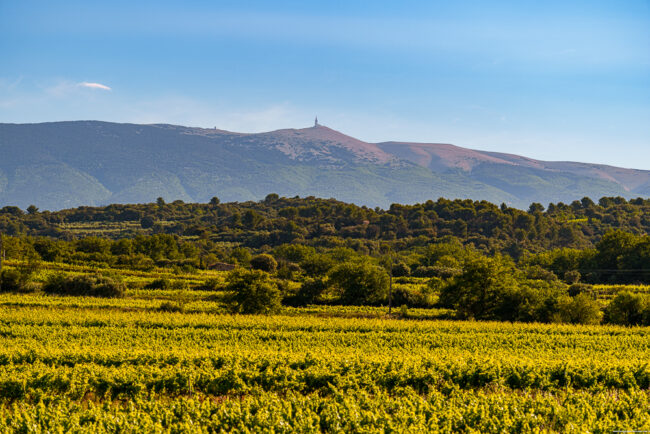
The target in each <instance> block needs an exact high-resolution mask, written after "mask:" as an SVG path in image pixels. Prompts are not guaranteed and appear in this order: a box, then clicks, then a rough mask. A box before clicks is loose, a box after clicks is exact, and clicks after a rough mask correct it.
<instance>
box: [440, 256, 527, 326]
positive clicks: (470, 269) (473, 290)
mask: <svg viewBox="0 0 650 434" xmlns="http://www.w3.org/2000/svg"><path fill="white" fill-rule="evenodd" d="M518 285H519V283H518V282H517V280H516V279H515V269H514V264H513V263H512V262H511V261H508V260H507V259H505V258H503V257H501V256H496V257H494V258H487V257H485V256H480V255H476V256H473V257H471V258H468V260H467V261H466V263H465V266H464V268H463V272H462V274H460V275H458V276H456V277H455V278H454V279H453V280H452V281H451V282H450V283H449V284H448V285H446V286H444V287H443V288H442V290H441V291H440V303H441V304H442V305H443V306H444V307H449V308H453V309H456V314H457V316H458V317H460V318H476V319H501V318H500V316H501V315H503V313H502V312H500V311H499V310H500V309H501V308H502V306H503V303H504V297H506V296H507V295H508V294H510V293H512V292H513V291H516V290H517V289H518Z"/></svg>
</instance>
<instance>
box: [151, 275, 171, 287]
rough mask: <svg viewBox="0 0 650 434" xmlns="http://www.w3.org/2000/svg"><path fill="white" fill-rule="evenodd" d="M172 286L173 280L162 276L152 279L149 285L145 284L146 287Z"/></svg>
mask: <svg viewBox="0 0 650 434" xmlns="http://www.w3.org/2000/svg"><path fill="white" fill-rule="evenodd" d="M171 286H172V282H171V281H170V280H169V279H165V278H161V279H155V280H153V281H151V283H149V284H148V285H146V286H145V288H146V289H169V288H171Z"/></svg>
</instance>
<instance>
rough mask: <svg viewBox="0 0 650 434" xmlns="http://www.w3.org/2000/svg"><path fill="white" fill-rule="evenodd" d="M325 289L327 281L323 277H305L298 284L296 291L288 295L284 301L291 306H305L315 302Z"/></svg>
mask: <svg viewBox="0 0 650 434" xmlns="http://www.w3.org/2000/svg"><path fill="white" fill-rule="evenodd" d="M326 289H327V283H325V281H324V280H323V279H307V280H305V281H304V282H303V283H302V285H301V286H300V289H299V290H298V293H297V294H296V295H294V296H292V297H288V298H287V299H286V302H287V304H289V305H291V306H306V305H308V304H313V303H317V302H318V301H320V300H319V299H320V296H321V295H322V294H323V293H324V292H325V290H326Z"/></svg>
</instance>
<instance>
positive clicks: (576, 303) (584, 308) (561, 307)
mask: <svg viewBox="0 0 650 434" xmlns="http://www.w3.org/2000/svg"><path fill="white" fill-rule="evenodd" d="M556 309H557V310H556V313H555V315H553V320H554V321H555V322H568V323H572V324H598V323H600V318H601V311H600V306H599V305H598V302H597V301H596V300H594V299H593V298H591V297H590V296H588V295H587V294H578V295H576V296H575V297H569V296H566V295H565V296H561V297H559V298H558V299H557V301H556Z"/></svg>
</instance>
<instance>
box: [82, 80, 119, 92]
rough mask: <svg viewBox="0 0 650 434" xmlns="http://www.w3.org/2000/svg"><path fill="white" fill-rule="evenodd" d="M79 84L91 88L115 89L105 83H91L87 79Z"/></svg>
mask: <svg viewBox="0 0 650 434" xmlns="http://www.w3.org/2000/svg"><path fill="white" fill-rule="evenodd" d="M77 86H80V87H88V88H90V89H101V90H113V89H111V88H110V87H108V86H106V85H105V84H101V83H90V82H87V81H82V82H81V83H79V84H77Z"/></svg>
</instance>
